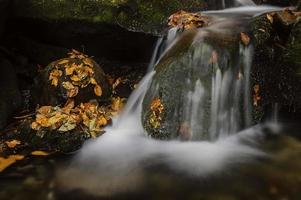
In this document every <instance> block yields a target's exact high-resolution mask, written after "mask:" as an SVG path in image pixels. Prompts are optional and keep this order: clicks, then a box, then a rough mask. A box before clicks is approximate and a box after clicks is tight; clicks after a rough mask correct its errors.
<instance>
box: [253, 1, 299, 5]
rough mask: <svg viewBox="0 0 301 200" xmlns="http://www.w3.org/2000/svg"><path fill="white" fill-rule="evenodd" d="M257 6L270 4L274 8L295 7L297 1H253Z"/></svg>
mask: <svg viewBox="0 0 301 200" xmlns="http://www.w3.org/2000/svg"><path fill="white" fill-rule="evenodd" d="M254 2H256V3H257V4H270V5H275V6H296V5H297V4H298V2H299V0H254Z"/></svg>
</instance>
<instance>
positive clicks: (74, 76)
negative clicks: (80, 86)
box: [70, 75, 81, 82]
mask: <svg viewBox="0 0 301 200" xmlns="http://www.w3.org/2000/svg"><path fill="white" fill-rule="evenodd" d="M70 79H71V80H72V81H75V82H78V81H80V80H81V78H79V77H78V76H77V75H73V76H71V77H70Z"/></svg>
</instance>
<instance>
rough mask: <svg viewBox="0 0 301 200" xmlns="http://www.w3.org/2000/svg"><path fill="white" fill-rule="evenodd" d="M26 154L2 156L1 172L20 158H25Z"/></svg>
mask: <svg viewBox="0 0 301 200" xmlns="http://www.w3.org/2000/svg"><path fill="white" fill-rule="evenodd" d="M23 159H24V156H22V155H10V156H8V157H7V158H3V157H0V172H2V171H3V170H5V169H6V168H7V167H9V166H11V165H12V164H14V163H15V162H16V161H18V160H23Z"/></svg>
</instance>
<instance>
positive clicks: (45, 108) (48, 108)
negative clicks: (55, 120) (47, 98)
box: [37, 106, 52, 115]
mask: <svg viewBox="0 0 301 200" xmlns="http://www.w3.org/2000/svg"><path fill="white" fill-rule="evenodd" d="M51 109H52V107H51V106H42V107H41V108H39V109H38V110H37V111H38V112H39V113H40V114H43V115H47V114H49V113H50V112H51Z"/></svg>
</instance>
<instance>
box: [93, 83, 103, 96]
mask: <svg viewBox="0 0 301 200" xmlns="http://www.w3.org/2000/svg"><path fill="white" fill-rule="evenodd" d="M94 93H95V94H96V95H97V96H99V97H100V96H101V95H102V89H101V87H100V85H95V87H94Z"/></svg>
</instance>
